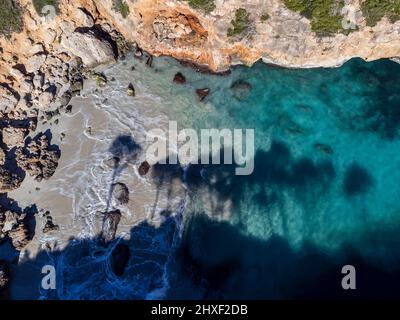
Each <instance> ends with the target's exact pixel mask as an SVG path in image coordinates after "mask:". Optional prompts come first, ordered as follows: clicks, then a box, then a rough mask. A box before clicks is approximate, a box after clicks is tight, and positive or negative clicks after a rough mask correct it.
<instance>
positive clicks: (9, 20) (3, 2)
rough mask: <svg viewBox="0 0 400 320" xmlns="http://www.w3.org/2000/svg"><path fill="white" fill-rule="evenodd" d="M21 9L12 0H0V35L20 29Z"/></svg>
mask: <svg viewBox="0 0 400 320" xmlns="http://www.w3.org/2000/svg"><path fill="white" fill-rule="evenodd" d="M21 28H22V18H21V10H20V8H19V7H18V6H17V4H16V3H15V2H14V1H13V0H0V35H9V34H11V33H12V32H18V31H21Z"/></svg>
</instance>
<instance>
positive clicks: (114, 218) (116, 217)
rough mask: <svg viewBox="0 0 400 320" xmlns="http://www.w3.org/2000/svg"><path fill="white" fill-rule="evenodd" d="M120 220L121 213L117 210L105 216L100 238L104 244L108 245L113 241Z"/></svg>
mask: <svg viewBox="0 0 400 320" xmlns="http://www.w3.org/2000/svg"><path fill="white" fill-rule="evenodd" d="M120 220H121V211H119V210H113V211H110V212H107V213H106V214H105V216H104V220H103V227H102V230H101V238H102V240H103V241H104V242H105V243H109V242H111V241H113V240H114V239H115V234H116V233H117V228H118V224H119V222H120Z"/></svg>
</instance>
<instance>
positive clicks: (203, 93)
mask: <svg viewBox="0 0 400 320" xmlns="http://www.w3.org/2000/svg"><path fill="white" fill-rule="evenodd" d="M196 93H197V96H198V97H199V99H200V101H203V100H204V99H205V98H206V97H207V96H208V95H209V93H210V89H208V88H203V89H197V90H196Z"/></svg>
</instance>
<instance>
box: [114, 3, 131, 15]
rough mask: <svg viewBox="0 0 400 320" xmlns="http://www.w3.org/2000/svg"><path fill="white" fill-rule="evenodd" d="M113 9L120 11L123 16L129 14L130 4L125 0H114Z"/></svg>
mask: <svg viewBox="0 0 400 320" xmlns="http://www.w3.org/2000/svg"><path fill="white" fill-rule="evenodd" d="M113 9H114V10H115V11H117V12H119V13H120V14H121V15H122V17H123V18H126V17H128V16H129V6H128V4H127V3H126V2H125V1H124V0H113Z"/></svg>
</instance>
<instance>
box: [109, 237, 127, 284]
mask: <svg viewBox="0 0 400 320" xmlns="http://www.w3.org/2000/svg"><path fill="white" fill-rule="evenodd" d="M130 257H131V252H130V250H129V247H128V246H127V245H126V244H123V243H119V244H117V245H116V246H115V248H114V250H113V252H112V254H111V267H112V270H113V272H114V274H115V275H116V276H118V277H120V276H122V275H123V274H124V272H125V269H126V266H127V264H128V262H129V258H130Z"/></svg>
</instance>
